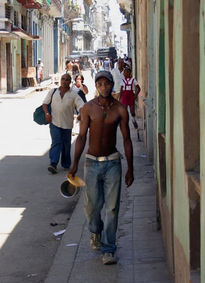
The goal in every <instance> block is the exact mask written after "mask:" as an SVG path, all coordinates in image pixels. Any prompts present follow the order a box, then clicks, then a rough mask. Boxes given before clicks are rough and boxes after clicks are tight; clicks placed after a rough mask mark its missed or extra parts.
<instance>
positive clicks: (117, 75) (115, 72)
mask: <svg viewBox="0 0 205 283" xmlns="http://www.w3.org/2000/svg"><path fill="white" fill-rule="evenodd" d="M111 74H112V76H113V80H114V88H113V92H116V93H119V92H120V85H121V81H122V79H123V78H124V75H123V71H122V72H120V70H119V69H118V66H117V67H116V68H114V69H112V71H111Z"/></svg>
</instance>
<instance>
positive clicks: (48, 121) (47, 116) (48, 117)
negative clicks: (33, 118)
mask: <svg viewBox="0 0 205 283" xmlns="http://www.w3.org/2000/svg"><path fill="white" fill-rule="evenodd" d="M45 117H46V122H47V123H51V121H52V116H51V114H50V113H46V114H45Z"/></svg>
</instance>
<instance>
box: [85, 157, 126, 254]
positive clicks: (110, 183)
mask: <svg viewBox="0 0 205 283" xmlns="http://www.w3.org/2000/svg"><path fill="white" fill-rule="evenodd" d="M121 173H122V169H121V160H120V158H119V159H115V160H110V161H95V160H92V159H89V158H86V160H85V165H84V178H85V183H86V187H85V193H84V200H85V213H86V217H87V220H88V228H89V231H90V232H91V233H95V234H101V244H102V246H101V250H102V253H114V252H115V250H116V245H115V241H116V232H117V224H118V212H119V206H120V191H121ZM103 206H104V207H105V215H104V216H105V218H104V221H102V218H101V210H102V208H103Z"/></svg>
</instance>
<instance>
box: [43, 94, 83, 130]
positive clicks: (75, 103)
mask: <svg viewBox="0 0 205 283" xmlns="http://www.w3.org/2000/svg"><path fill="white" fill-rule="evenodd" d="M53 91H54V89H52V90H50V91H49V92H48V94H47V96H46V97H45V99H44V101H43V104H49V103H50V101H51V95H52V93H53ZM83 105H84V102H83V100H82V99H81V97H80V96H79V95H78V94H77V92H76V91H74V90H72V89H70V90H69V91H67V92H66V93H65V94H64V96H63V98H61V96H60V91H59V89H57V90H56V91H55V93H54V95H53V98H52V103H51V115H52V124H54V125H55V126H57V127H59V128H62V129H72V128H73V119H74V117H73V114H74V109H75V107H76V108H77V110H78V111H79V109H80V108H81V107H82V106H83Z"/></svg>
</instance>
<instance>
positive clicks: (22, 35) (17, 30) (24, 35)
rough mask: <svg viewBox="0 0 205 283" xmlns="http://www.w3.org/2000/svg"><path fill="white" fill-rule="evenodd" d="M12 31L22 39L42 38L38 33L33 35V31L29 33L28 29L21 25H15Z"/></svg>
mask: <svg viewBox="0 0 205 283" xmlns="http://www.w3.org/2000/svg"><path fill="white" fill-rule="evenodd" d="M12 32H13V33H14V34H15V35H17V36H18V37H20V38H22V39H26V40H40V39H41V38H40V37H39V36H38V35H32V34H31V33H28V32H27V31H25V30H23V29H21V28H19V27H13V29H12Z"/></svg>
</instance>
